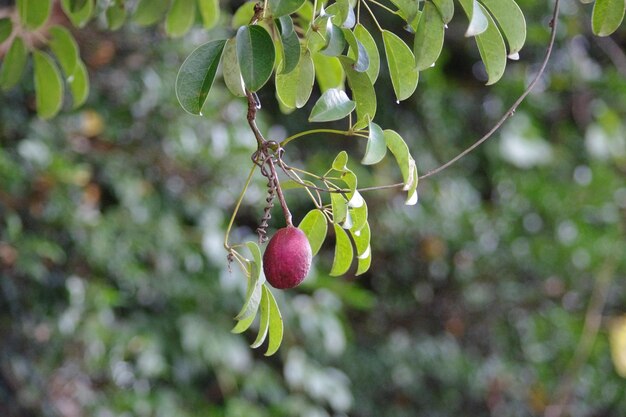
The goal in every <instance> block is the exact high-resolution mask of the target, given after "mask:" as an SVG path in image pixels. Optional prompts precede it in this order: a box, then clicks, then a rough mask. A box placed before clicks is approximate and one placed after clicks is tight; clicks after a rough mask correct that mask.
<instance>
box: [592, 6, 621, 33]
mask: <svg viewBox="0 0 626 417" xmlns="http://www.w3.org/2000/svg"><path fill="white" fill-rule="evenodd" d="M624 11H626V2H624V0H596V3H595V4H594V5H593V13H592V15H591V28H592V29H593V33H595V34H596V35H598V36H609V35H610V34H611V33H613V32H615V31H616V30H617V28H618V27H619V25H620V24H621V23H622V20H624Z"/></svg>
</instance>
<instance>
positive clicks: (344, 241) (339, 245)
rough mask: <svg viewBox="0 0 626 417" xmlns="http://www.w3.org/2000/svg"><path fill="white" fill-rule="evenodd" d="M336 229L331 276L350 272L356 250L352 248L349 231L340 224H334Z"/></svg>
mask: <svg viewBox="0 0 626 417" xmlns="http://www.w3.org/2000/svg"><path fill="white" fill-rule="evenodd" d="M333 227H334V229H335V240H336V242H335V258H334V260H333V266H332V268H331V270H330V276H333V277H337V276H339V275H343V274H345V273H346V272H348V269H350V265H352V259H353V258H354V252H353V250H352V242H350V238H349V237H348V233H346V231H345V230H344V229H343V228H341V227H340V226H338V225H336V224H333Z"/></svg>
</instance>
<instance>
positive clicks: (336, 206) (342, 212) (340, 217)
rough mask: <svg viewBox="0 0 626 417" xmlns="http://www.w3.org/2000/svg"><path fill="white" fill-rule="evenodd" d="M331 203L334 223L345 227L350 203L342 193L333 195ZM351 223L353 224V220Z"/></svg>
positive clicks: (331, 195)
mask: <svg viewBox="0 0 626 417" xmlns="http://www.w3.org/2000/svg"><path fill="white" fill-rule="evenodd" d="M330 202H331V206H332V209H333V221H334V222H335V223H337V224H343V225H344V226H345V222H346V220H347V218H348V201H347V200H346V198H345V197H344V196H343V194H341V193H331V194H330ZM349 221H350V222H351V221H352V220H349Z"/></svg>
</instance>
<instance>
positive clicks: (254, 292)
mask: <svg viewBox="0 0 626 417" xmlns="http://www.w3.org/2000/svg"><path fill="white" fill-rule="evenodd" d="M247 266H248V287H247V289H246V298H245V301H244V304H243V307H242V308H241V310H240V311H239V313H238V314H237V316H236V317H235V319H236V320H244V319H246V318H248V317H249V316H251V315H252V316H254V315H256V312H257V310H258V308H259V304H260V302H261V294H262V287H263V282H264V280H262V279H261V264H259V263H257V262H256V261H248V262H247Z"/></svg>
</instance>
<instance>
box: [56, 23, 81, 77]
mask: <svg viewBox="0 0 626 417" xmlns="http://www.w3.org/2000/svg"><path fill="white" fill-rule="evenodd" d="M49 46H50V50H51V51H52V53H54V55H55V56H56V58H57V60H58V61H59V64H60V65H61V68H62V69H63V73H64V74H65V77H66V78H67V77H70V76H71V75H73V74H74V69H75V68H76V63H77V62H78V60H79V59H80V55H79V50H78V45H77V44H76V41H75V40H74V37H73V36H72V34H71V33H70V31H69V30H67V29H66V28H65V27H63V26H53V27H51V28H50V43H49Z"/></svg>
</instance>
